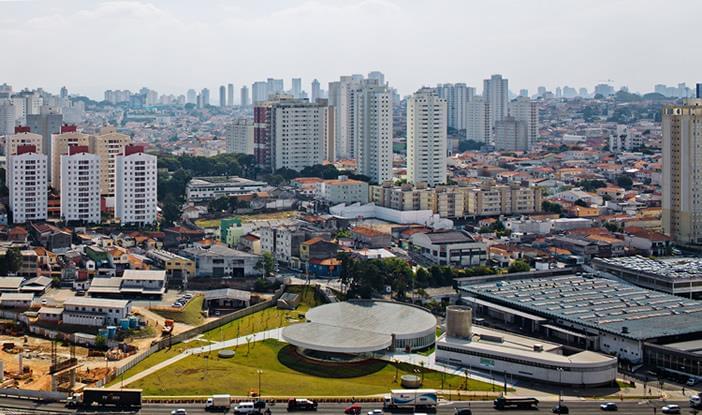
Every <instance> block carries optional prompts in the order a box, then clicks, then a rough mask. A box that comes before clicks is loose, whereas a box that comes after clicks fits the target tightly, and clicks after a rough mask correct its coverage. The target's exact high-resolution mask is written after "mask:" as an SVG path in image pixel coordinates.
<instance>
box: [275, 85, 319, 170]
mask: <svg viewBox="0 0 702 415" xmlns="http://www.w3.org/2000/svg"><path fill="white" fill-rule="evenodd" d="M271 111H272V112H273V114H272V116H273V117H272V120H273V125H272V126H271V127H272V128H271V132H272V135H273V137H272V138H271V140H272V142H273V150H274V170H277V169H280V168H288V169H293V170H297V171H300V170H302V169H303V168H305V167H308V166H314V165H315V164H322V162H323V161H324V159H325V158H326V157H325V156H326V152H325V150H326V138H327V108H326V106H325V105H321V104H317V103H311V102H308V101H307V100H306V99H283V98H281V99H280V100H278V101H277V102H275V103H274V104H273V105H272V109H271Z"/></svg>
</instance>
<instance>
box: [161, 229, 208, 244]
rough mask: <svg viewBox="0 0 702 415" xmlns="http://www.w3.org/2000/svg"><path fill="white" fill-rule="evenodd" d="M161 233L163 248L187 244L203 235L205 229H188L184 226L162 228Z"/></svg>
mask: <svg viewBox="0 0 702 415" xmlns="http://www.w3.org/2000/svg"><path fill="white" fill-rule="evenodd" d="M163 234H164V235H163V238H164V239H163V247H164V248H179V247H183V246H189V245H192V244H193V243H194V242H197V241H199V240H201V239H203V238H204V237H205V231H203V230H202V229H190V228H186V227H185V226H175V227H172V228H168V229H164V231H163Z"/></svg>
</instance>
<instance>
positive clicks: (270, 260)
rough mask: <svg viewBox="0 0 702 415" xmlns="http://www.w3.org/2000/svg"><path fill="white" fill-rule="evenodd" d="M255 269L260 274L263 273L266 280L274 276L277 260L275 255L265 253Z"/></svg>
mask: <svg viewBox="0 0 702 415" xmlns="http://www.w3.org/2000/svg"><path fill="white" fill-rule="evenodd" d="M254 268H255V269H256V270H257V271H259V272H263V276H264V277H266V278H268V277H270V276H272V275H273V273H274V272H275V258H274V257H273V254H271V253H270V252H268V251H266V252H264V253H263V255H261V258H260V259H259V260H258V262H257V263H256V266H255V267H254Z"/></svg>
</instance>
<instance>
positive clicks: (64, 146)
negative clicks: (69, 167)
mask: <svg viewBox="0 0 702 415" xmlns="http://www.w3.org/2000/svg"><path fill="white" fill-rule="evenodd" d="M89 137H90V136H88V135H87V134H83V133H81V132H79V131H68V132H63V133H61V134H53V135H52V137H51V156H50V157H51V187H52V188H53V189H54V190H55V191H57V192H60V191H61V156H63V155H66V154H68V147H70V146H89V145H90V140H89Z"/></svg>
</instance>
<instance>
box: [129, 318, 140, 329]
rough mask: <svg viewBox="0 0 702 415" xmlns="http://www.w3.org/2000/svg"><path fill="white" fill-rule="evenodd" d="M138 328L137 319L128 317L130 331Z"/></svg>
mask: <svg viewBox="0 0 702 415" xmlns="http://www.w3.org/2000/svg"><path fill="white" fill-rule="evenodd" d="M138 327H139V317H137V316H130V317H129V328H130V329H135V328H138Z"/></svg>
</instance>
